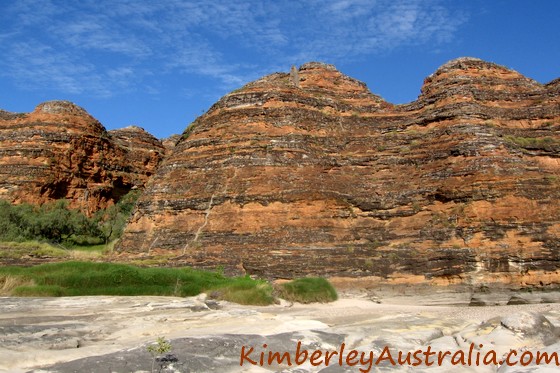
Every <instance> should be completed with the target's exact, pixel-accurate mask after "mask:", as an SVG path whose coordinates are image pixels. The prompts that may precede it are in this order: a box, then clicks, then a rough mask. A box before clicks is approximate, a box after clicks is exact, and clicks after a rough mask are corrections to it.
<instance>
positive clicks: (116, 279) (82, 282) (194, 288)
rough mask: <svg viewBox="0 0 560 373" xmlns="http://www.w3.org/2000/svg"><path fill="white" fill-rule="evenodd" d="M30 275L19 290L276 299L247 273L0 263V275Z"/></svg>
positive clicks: (31, 293)
mask: <svg viewBox="0 0 560 373" xmlns="http://www.w3.org/2000/svg"><path fill="white" fill-rule="evenodd" d="M2 276H11V277H16V278H20V279H21V281H22V282H23V281H24V280H30V281H32V283H33V285H28V284H26V285H25V286H19V287H16V288H14V289H13V290H12V292H11V295H20V296H80V295H167V296H181V297H184V296H192V295H197V294H200V293H201V292H205V291H208V292H212V293H213V294H215V295H216V297H217V298H219V299H224V300H229V301H232V302H237V303H241V304H258V305H266V304H271V303H273V302H274V298H273V297H272V287H271V286H270V285H269V284H268V283H266V282H264V281H260V280H253V279H251V278H249V277H233V278H228V277H225V276H224V275H223V274H221V273H217V272H209V271H199V270H193V269H190V268H141V267H136V266H132V265H126V264H116V263H94V262H74V261H70V262H63V263H48V264H42V265H38V266H34V267H2V268H0V278H1V277H2Z"/></svg>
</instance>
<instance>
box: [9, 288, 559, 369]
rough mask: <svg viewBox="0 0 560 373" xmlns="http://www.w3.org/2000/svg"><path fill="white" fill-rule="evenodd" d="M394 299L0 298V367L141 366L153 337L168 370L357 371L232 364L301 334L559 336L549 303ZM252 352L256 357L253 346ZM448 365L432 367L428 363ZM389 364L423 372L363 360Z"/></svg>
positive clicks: (535, 342) (381, 341)
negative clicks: (517, 322) (163, 345)
mask: <svg viewBox="0 0 560 373" xmlns="http://www.w3.org/2000/svg"><path fill="white" fill-rule="evenodd" d="M399 303H400V304H394V303H393V304H391V303H385V302H384V303H381V304H379V303H377V302H374V301H371V300H369V299H366V298H362V299H360V298H343V299H340V300H338V301H336V302H334V303H330V304H311V305H301V304H289V303H285V302H283V303H282V304H280V305H273V306H267V307H255V306H240V305H235V304H230V303H227V302H215V301H212V300H208V299H206V298H205V296H204V295H202V296H199V297H193V298H171V297H72V298H0V332H1V333H0V343H1V344H0V372H11V373H17V372H27V371H35V372H46V371H49V372H55V371H56V372H72V371H88V369H89V371H91V372H97V371H99V372H102V371H109V372H112V371H115V372H117V371H119V372H120V371H128V372H140V371H148V372H149V371H151V364H150V362H153V361H152V357H151V356H150V355H149V353H148V352H147V350H146V346H147V345H148V344H149V343H152V342H154V341H155V340H156V338H157V337H160V336H161V337H164V338H166V339H167V340H170V341H171V342H172V345H173V346H174V349H173V351H172V353H173V355H174V357H175V358H176V359H178V360H179V362H181V363H177V364H175V367H173V366H171V367H168V368H167V369H168V370H162V371H177V372H198V371H200V372H203V371H211V370H214V371H223V372H227V371H231V372H235V371H240V372H241V371H246V372H270V371H284V372H296V371H297V372H315V371H317V372H318V371H321V372H323V371H324V372H331V371H332V372H336V371H341V372H359V371H360V370H359V367H360V366H353V367H350V366H343V365H336V366H335V365H331V366H327V365H324V364H323V365H322V366H319V367H315V366H313V365H311V364H309V362H307V363H306V364H302V365H298V366H295V365H294V366H292V367H289V366H278V365H272V366H270V365H267V364H265V365H263V366H260V365H259V364H256V365H253V364H250V363H248V362H247V361H245V362H244V365H243V366H240V364H239V363H240V354H241V348H242V347H243V346H246V347H247V348H249V347H251V346H252V347H254V348H255V350H256V351H264V352H268V350H271V351H284V350H287V351H294V349H295V345H296V343H297V342H302V343H303V344H304V346H307V348H309V349H310V350H313V349H323V350H336V349H339V348H340V345H341V344H342V343H344V344H345V346H346V347H347V348H348V349H350V348H352V349H356V350H357V351H374V352H376V353H380V352H381V350H382V348H383V346H386V345H388V346H391V347H392V348H396V349H397V348H398V349H402V350H413V349H416V348H421V347H422V346H424V347H425V346H427V345H431V346H439V348H440V349H460V348H465V349H467V348H468V346H469V343H471V342H476V345H477V346H479V345H480V344H484V347H483V348H482V349H481V350H484V349H488V348H493V349H496V350H497V351H498V352H499V353H500V354H503V353H505V352H507V351H509V350H510V349H519V350H520V351H521V350H523V349H529V348H545V347H546V346H556V345H555V344H558V342H559V340H558V333H556V327H557V326H560V304H558V303H551V304H533V305H515V306H486V307H468V306H425V305H416V304H417V303H419V302H416V301H415V299H414V298H413V297H408V298H407V300H406V302H405V301H402V300H400V302H399ZM512 315H514V316H515V315H517V316H519V317H521V324H524V323H525V324H527V323H529V322H525V321H524V319H522V317H523V316H526V315H530V316H531V317H533V316H543V317H545V318H546V320H547V321H550V325H549V326H548V327H547V328H548V329H547V328H544V329H542V328H541V327H542V325H537V326H536V327H534V328H533V329H525V330H522V329H523V328H520V329H519V330H514V329H515V328H513V329H512V328H509V329H508V328H505V327H504V326H503V320H504V318H505V317H511V316H512ZM519 317H518V318H519ZM529 321H531V320H529ZM205 344H206V345H205ZM263 344H266V345H267V348H264V347H263ZM189 346H190V347H189ZM228 346H229V347H228ZM558 346H560V344H558ZM477 348H478V347H477ZM554 348H556V347H554ZM251 356H253V355H251ZM253 357H257V358H258V352H255V353H254V356H253ZM129 360H130V361H129ZM123 361H126V363H123ZM131 361H132V362H133V363H134V364H133V363H131ZM80 364H81V365H80ZM105 364H107V365H106V366H105ZM119 364H120V365H119ZM171 365H173V364H171ZM162 366H163V365H162ZM362 368H363V369H366V367H365V366H363V365H362ZM449 368H450V367H449V366H446V367H445V366H444V367H439V368H438V367H432V368H430V371H442V372H444V371H448V369H449ZM552 368H554V369H556V371H557V370H558V369H559V368H558V367H556V366H554V367H552ZM375 369H378V370H375ZM438 369H440V370H438ZM502 369H503V368H502ZM539 369H541V368H539ZM543 369H547V368H544V367H543V368H542V369H541V370H537V371H543V372H545V371H546V370H543ZM389 370H390V371H425V370H427V367H426V369H425V370H418V369H416V370H411V367H410V366H409V367H403V366H389V367H387V370H379V368H378V367H370V371H372V372H373V371H389ZM454 371H473V372H486V371H488V372H495V371H500V372H501V371H504V372H505V371H508V370H499V367H498V366H491V367H490V366H484V367H475V368H472V367H460V368H459V369H455V367H454ZM511 371H517V370H511Z"/></svg>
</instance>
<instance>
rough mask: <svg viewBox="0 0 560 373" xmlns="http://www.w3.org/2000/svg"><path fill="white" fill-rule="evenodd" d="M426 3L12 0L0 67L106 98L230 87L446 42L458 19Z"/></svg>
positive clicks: (15, 75)
mask: <svg viewBox="0 0 560 373" xmlns="http://www.w3.org/2000/svg"><path fill="white" fill-rule="evenodd" d="M445 4H446V3H442V2H439V1H436V0H433V1H421V0H393V1H389V0H377V1H372V0H336V1H335V0H333V1H319V0H310V1H307V2H305V3H302V2H293V1H287V0H283V1H276V2H272V1H271V2H262V1H256V0H252V1H251V0H248V1H231V0H222V1H220V0H215V1H212V2H208V1H205V0H204V1H195V0H191V1H184V0H161V1H153V2H145V1H143V2H138V1H134V0H120V1H118V2H104V1H96V0H83V1H80V2H60V3H58V2H57V3H56V5H54V4H53V3H52V1H50V0H18V1H17V2H15V3H14V4H13V5H12V6H11V7H6V8H7V9H6V11H5V12H3V15H2V14H0V24H5V25H8V26H6V28H7V29H6V30H3V33H2V34H1V35H0V39H1V40H2V43H1V45H0V55H1V56H2V57H0V68H1V70H0V71H3V72H0V74H3V75H5V76H9V77H10V78H12V79H13V80H14V81H16V82H18V84H20V85H21V86H25V87H27V88H32V87H38V86H41V85H42V86H48V87H54V88H58V89H59V90H62V91H67V92H71V93H76V92H89V93H91V94H95V95H101V96H106V95H111V94H112V93H113V92H114V91H116V90H117V88H118V90H122V89H135V88H137V89H140V87H143V86H150V87H151V89H153V90H159V87H157V79H158V76H161V74H167V75H169V74H178V75H185V74H194V75H198V76H203V77H208V78H210V79H212V80H213V84H215V85H221V86H223V87H225V88H234V87H236V86H239V85H240V84H242V83H244V82H246V81H248V80H251V79H255V78H257V77H259V76H260V75H262V74H263V73H266V72H270V66H284V67H285V68H284V70H285V69H286V68H287V67H288V66H289V65H291V64H294V63H302V62H305V61H308V60H323V61H325V62H329V63H335V64H336V63H339V62H340V61H346V60H348V59H356V58H361V57H364V56H369V55H372V54H376V53H389V52H391V51H392V50H394V49H397V48H400V47H404V46H407V47H408V46H417V45H420V46H421V45H425V44H428V43H429V44H434V43H443V42H448V41H450V40H452V38H453V36H454V35H455V33H456V31H457V29H458V27H459V26H460V25H461V23H462V22H464V18H462V16H461V15H460V14H457V13H456V12H452V11H451V10H449V9H448V8H446V6H445ZM258 66H260V67H258Z"/></svg>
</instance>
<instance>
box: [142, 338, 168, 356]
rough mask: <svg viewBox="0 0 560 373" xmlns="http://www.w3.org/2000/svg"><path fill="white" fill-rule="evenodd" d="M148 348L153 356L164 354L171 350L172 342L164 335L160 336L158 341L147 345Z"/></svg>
mask: <svg viewBox="0 0 560 373" xmlns="http://www.w3.org/2000/svg"><path fill="white" fill-rule="evenodd" d="M146 350H148V352H149V353H150V354H152V356H158V355H162V354H165V353H167V352H169V351H171V343H169V341H166V340H165V338H163V337H158V338H157V340H156V343H155V344H151V345H149V346H148V347H146Z"/></svg>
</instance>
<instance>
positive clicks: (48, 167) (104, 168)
mask: <svg viewBox="0 0 560 373" xmlns="http://www.w3.org/2000/svg"><path fill="white" fill-rule="evenodd" d="M164 153H165V150H164V148H163V145H162V144H161V142H159V141H158V140H157V139H155V138H154V137H153V136H151V135H149V134H148V133H146V132H145V131H144V130H142V129H140V128H138V127H128V128H125V129H122V130H116V131H109V132H107V131H106V130H105V128H104V127H103V125H102V124H101V123H99V121H98V120H96V119H95V118H93V117H92V116H91V115H90V114H88V113H87V112H86V111H85V110H84V109H83V108H81V107H79V106H77V105H75V104H73V103H71V102H68V101H49V102H45V103H42V104H40V105H38V106H37V107H36V109H35V110H34V111H33V112H31V113H9V112H6V111H1V112H0V198H2V199H5V200H9V201H11V202H16V203H17V202H29V203H39V204H40V203H43V202H46V201H50V200H55V199H61V198H65V199H68V200H69V201H70V204H71V206H72V207H79V208H82V209H83V210H84V211H86V212H89V213H91V212H94V211H96V210H98V209H100V208H103V207H106V206H107V205H108V204H110V203H114V202H116V201H118V199H119V198H120V197H121V196H122V195H124V194H126V193H127V192H128V191H129V190H130V189H132V188H134V187H143V186H144V184H145V183H146V182H147V180H148V178H149V177H150V176H151V174H152V173H154V172H155V168H156V167H157V165H158V164H159V162H160V161H161V159H162V158H163V156H164Z"/></svg>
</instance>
